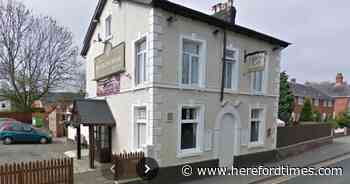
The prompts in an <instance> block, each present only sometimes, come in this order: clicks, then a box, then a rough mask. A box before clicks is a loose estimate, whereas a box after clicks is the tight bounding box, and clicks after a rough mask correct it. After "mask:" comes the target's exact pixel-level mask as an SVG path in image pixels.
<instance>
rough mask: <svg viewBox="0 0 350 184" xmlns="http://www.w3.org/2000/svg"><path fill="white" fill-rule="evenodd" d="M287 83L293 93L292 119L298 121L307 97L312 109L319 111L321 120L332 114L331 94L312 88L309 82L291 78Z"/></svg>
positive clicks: (332, 102) (332, 101)
mask: <svg viewBox="0 0 350 184" xmlns="http://www.w3.org/2000/svg"><path fill="white" fill-rule="evenodd" d="M289 84H290V87H291V90H292V93H293V95H294V110H293V121H296V122H298V121H299V118H300V113H301V110H302V108H303V106H304V102H305V99H306V98H307V97H308V98H310V99H311V100H312V109H313V110H314V111H315V112H320V113H321V117H322V119H323V120H325V119H326V118H329V117H332V116H333V114H334V108H335V106H334V100H333V98H332V97H331V96H329V95H328V94H326V93H324V92H322V91H321V90H319V89H317V88H314V87H313V86H311V84H308V83H307V84H299V83H296V79H292V80H291V82H290V83H289Z"/></svg>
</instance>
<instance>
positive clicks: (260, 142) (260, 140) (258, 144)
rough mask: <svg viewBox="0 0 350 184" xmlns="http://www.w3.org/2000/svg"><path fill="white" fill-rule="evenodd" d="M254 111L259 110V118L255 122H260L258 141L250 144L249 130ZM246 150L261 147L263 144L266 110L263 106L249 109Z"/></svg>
mask: <svg viewBox="0 0 350 184" xmlns="http://www.w3.org/2000/svg"><path fill="white" fill-rule="evenodd" d="M255 109H259V110H261V117H260V118H259V119H257V120H259V121H260V124H259V137H258V141H255V142H251V140H250V139H251V128H252V121H253V120H254V119H252V115H251V114H252V111H253V110H255ZM248 129H249V130H248V132H249V134H248V148H254V147H263V146H264V144H265V132H266V130H265V129H266V108H265V106H264V105H255V106H250V107H249V125H248Z"/></svg>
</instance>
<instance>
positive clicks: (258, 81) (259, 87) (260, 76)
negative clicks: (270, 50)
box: [251, 70, 264, 93]
mask: <svg viewBox="0 0 350 184" xmlns="http://www.w3.org/2000/svg"><path fill="white" fill-rule="evenodd" d="M263 81H264V71H263V70H260V71H254V72H251V83H252V89H253V92H255V93H262V92H263Z"/></svg>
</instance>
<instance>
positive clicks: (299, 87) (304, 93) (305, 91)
mask: <svg viewBox="0 0 350 184" xmlns="http://www.w3.org/2000/svg"><path fill="white" fill-rule="evenodd" d="M289 86H290V88H291V90H292V93H293V95H294V96H298V97H311V98H315V99H325V100H332V97H331V96H329V95H327V94H326V93H324V92H322V91H321V90H318V89H316V88H314V87H312V86H311V85H304V84H298V83H292V82H291V83H289Z"/></svg>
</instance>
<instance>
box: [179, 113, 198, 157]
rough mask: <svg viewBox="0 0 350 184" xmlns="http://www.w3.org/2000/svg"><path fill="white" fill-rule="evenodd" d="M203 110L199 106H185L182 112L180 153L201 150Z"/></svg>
mask: <svg viewBox="0 0 350 184" xmlns="http://www.w3.org/2000/svg"><path fill="white" fill-rule="evenodd" d="M202 110H203V109H202V108H201V107H199V106H183V107H181V110H180V127H179V129H180V132H179V133H180V134H179V141H180V145H179V147H180V151H185V152H186V151H190V152H196V151H199V150H200V142H201V140H200V136H201V135H202V132H201V131H202V128H201V127H202V124H203V123H202V119H203V118H202V117H201V116H202V113H201V112H202Z"/></svg>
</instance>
